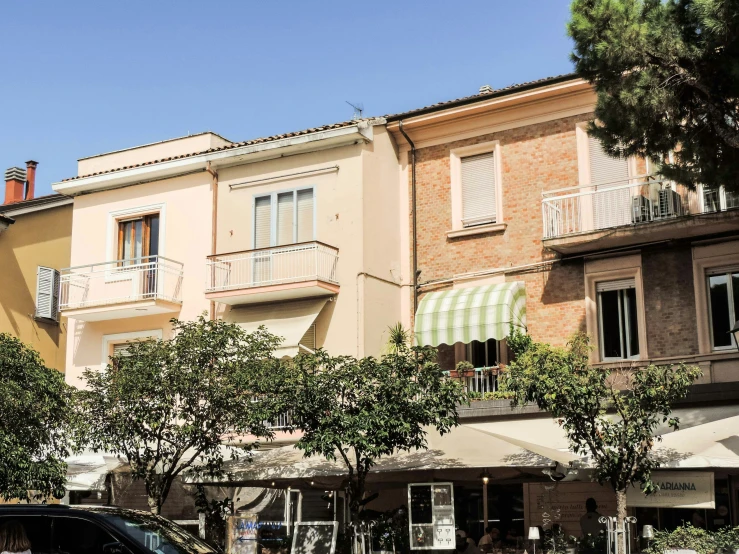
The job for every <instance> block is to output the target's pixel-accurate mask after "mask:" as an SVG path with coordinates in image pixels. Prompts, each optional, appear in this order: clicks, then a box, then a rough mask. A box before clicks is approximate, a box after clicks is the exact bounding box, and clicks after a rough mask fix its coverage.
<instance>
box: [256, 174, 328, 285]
mask: <svg viewBox="0 0 739 554" xmlns="http://www.w3.org/2000/svg"><path fill="white" fill-rule="evenodd" d="M314 221H315V218H314V200H313V189H312V188H305V189H294V190H289V191H284V192H274V193H272V194H268V195H263V196H257V197H255V199H254V241H253V243H254V249H255V252H254V256H253V270H252V274H253V280H254V283H255V284H258V283H264V284H269V283H280V282H285V281H287V280H289V279H290V278H291V277H292V276H297V275H298V274H300V273H305V272H306V271H310V268H309V267H308V266H310V265H311V264H312V265H315V256H313V255H310V256H309V255H308V254H309V252H308V250H307V249H306V247H305V246H301V244H302V243H305V242H310V241H313V240H315V231H314ZM290 245H293V247H292V248H291V247H290ZM273 247H284V248H279V249H277V248H273ZM310 254H312V251H311V252H310Z"/></svg>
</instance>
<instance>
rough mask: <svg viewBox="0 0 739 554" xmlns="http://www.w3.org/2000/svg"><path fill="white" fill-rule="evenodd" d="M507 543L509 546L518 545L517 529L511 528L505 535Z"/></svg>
mask: <svg viewBox="0 0 739 554" xmlns="http://www.w3.org/2000/svg"><path fill="white" fill-rule="evenodd" d="M505 543H506V544H507V545H508V546H517V545H518V531H517V530H516V529H515V527H511V528H509V529H508V532H507V533H506V534H505Z"/></svg>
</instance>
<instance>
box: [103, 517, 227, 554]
mask: <svg viewBox="0 0 739 554" xmlns="http://www.w3.org/2000/svg"><path fill="white" fill-rule="evenodd" d="M91 511H96V512H97V513H99V514H101V515H104V516H105V519H106V521H108V523H110V524H111V525H113V526H114V527H115V528H116V529H118V530H119V531H120V532H121V533H122V534H124V535H125V536H127V537H129V538H130V539H132V540H133V541H135V542H136V543H138V544H140V545H141V546H143V547H144V548H146V550H147V551H148V552H152V553H154V554H216V552H217V551H216V550H214V549H213V548H211V547H210V546H208V545H207V544H205V543H204V542H203V541H201V540H200V539H197V538H195V537H194V536H192V535H191V534H190V533H188V532H187V531H185V530H184V529H182V528H181V527H178V526H177V525H175V524H174V523H172V522H171V521H168V520H166V519H164V518H163V517H159V516H155V515H153V514H147V513H146V512H135V511H129V510H125V511H123V510H120V511H118V510H116V511H108V510H99V511H98V510H91Z"/></svg>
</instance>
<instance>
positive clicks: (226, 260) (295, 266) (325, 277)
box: [205, 241, 339, 305]
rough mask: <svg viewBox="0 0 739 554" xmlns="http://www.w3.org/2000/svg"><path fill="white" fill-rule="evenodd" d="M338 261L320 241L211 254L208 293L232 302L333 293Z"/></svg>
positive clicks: (334, 252) (336, 253) (336, 288)
mask: <svg viewBox="0 0 739 554" xmlns="http://www.w3.org/2000/svg"><path fill="white" fill-rule="evenodd" d="M338 261H339V251H338V249H337V248H334V247H333V246H329V245H327V244H323V243H322V242H318V241H311V242H303V243H299V244H289V245H285V246H274V247H270V248H259V249H255V250H245V251H243V252H233V253H230V254H218V255H215V256H209V257H208V261H207V277H206V289H205V292H206V294H205V295H206V297H207V298H208V299H209V300H215V301H217V302H221V303H223V304H230V305H236V304H252V303H257V302H272V301H280V300H290V299H296V298H308V297H313V296H329V295H333V294H336V293H338V292H339V281H338V277H337V265H338Z"/></svg>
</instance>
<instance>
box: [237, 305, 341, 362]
mask: <svg viewBox="0 0 739 554" xmlns="http://www.w3.org/2000/svg"><path fill="white" fill-rule="evenodd" d="M326 300H327V299H326V298H317V299H310V300H300V301H298V302H280V303H276V304H262V305H259V306H245V307H243V308H235V309H232V310H231V311H230V312H229V313H228V315H227V316H226V321H229V322H232V323H238V324H239V325H240V326H241V327H243V328H244V330H245V331H247V332H248V333H251V332H254V331H256V330H257V328H258V327H259V326H260V325H264V326H265V327H266V328H267V330H268V331H269V332H270V333H272V334H273V335H276V336H278V337H282V339H283V342H282V344H281V345H280V348H278V349H277V351H276V352H275V356H277V357H278V358H281V357H283V356H295V355H296V354H297V353H298V351H299V349H300V347H299V344H300V339H302V338H303V335H305V333H306V331H308V328H309V327H310V326H311V325H313V322H314V321H315V320H316V317H318V314H319V313H320V312H321V310H322V309H323V306H324V305H325V304H326Z"/></svg>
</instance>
